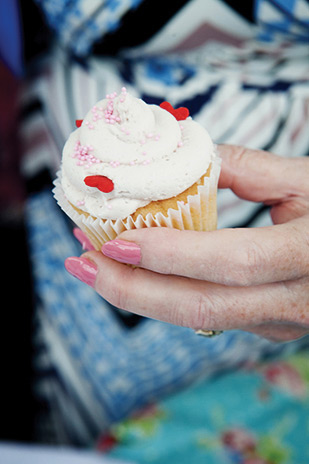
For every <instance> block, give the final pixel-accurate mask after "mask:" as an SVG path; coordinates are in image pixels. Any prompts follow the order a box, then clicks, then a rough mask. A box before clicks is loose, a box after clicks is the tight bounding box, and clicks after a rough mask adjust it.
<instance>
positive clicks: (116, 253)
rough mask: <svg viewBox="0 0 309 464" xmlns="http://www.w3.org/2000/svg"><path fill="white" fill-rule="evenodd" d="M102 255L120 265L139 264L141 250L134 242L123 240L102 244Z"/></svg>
mask: <svg viewBox="0 0 309 464" xmlns="http://www.w3.org/2000/svg"><path fill="white" fill-rule="evenodd" d="M101 251H102V253H103V255H105V256H108V257H109V258H112V259H115V260H116V261H119V262H120V263H127V264H135V265H137V264H139V263H140V262H141V249H140V247H139V246H138V245H136V243H134V242H127V241H125V240H118V239H116V240H111V241H110V242H106V243H104V245H103V246H102V248H101Z"/></svg>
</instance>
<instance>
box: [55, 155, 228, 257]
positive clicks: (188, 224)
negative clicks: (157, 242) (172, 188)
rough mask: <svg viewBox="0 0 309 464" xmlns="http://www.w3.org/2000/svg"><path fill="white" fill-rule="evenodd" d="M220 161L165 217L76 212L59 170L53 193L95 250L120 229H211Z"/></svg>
mask: <svg viewBox="0 0 309 464" xmlns="http://www.w3.org/2000/svg"><path fill="white" fill-rule="evenodd" d="M220 166H221V160H220V158H219V157H216V158H215V159H214V160H213V161H212V165H211V172H210V176H209V177H204V185H199V186H198V193H197V194H195V195H189V196H188V198H187V203H183V202H181V201H179V202H177V209H169V210H168V214H167V216H164V215H163V214H162V213H160V212H159V213H157V214H155V215H152V214H150V213H149V214H147V216H146V218H143V217H142V215H139V216H138V217H137V218H136V220H133V219H132V217H131V216H129V217H128V218H126V219H125V220H122V219H117V220H110V219H106V220H102V219H99V218H93V217H91V216H86V215H84V214H82V213H79V212H78V211H76V210H75V209H74V208H73V207H72V205H71V204H70V203H69V201H68V200H67V199H66V196H65V194H64V191H63V189H62V186H61V173H60V172H58V173H57V178H56V180H55V181H54V185H55V187H54V189H53V194H54V197H55V199H56V201H57V203H58V205H59V206H60V208H61V209H62V210H63V211H64V212H65V213H66V214H67V215H68V216H69V217H70V219H71V220H72V221H73V222H74V223H75V224H76V225H77V226H78V227H79V228H80V229H81V230H82V231H83V232H84V233H85V234H86V235H87V236H88V237H89V239H90V240H91V242H92V244H93V246H94V247H95V248H96V249H97V250H99V249H100V248H101V246H102V245H103V243H105V242H107V241H109V240H113V239H115V238H116V237H117V236H118V235H119V234H120V233H121V232H124V231H125V230H130V229H140V228H146V227H170V228H174V229H180V230H214V229H216V227H217V207H216V192H217V185H218V179H219V174H220Z"/></svg>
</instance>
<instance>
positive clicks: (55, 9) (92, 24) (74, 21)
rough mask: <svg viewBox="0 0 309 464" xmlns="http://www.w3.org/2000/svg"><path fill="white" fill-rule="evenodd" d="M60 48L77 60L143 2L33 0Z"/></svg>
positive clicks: (119, 0)
mask: <svg viewBox="0 0 309 464" xmlns="http://www.w3.org/2000/svg"><path fill="white" fill-rule="evenodd" d="M36 1H37V3H38V4H39V6H40V7H41V8H42V9H43V11H44V12H45V14H46V17H47V20H48V22H49V25H50V26H51V27H52V28H53V29H54V30H55V31H56V33H57V35H58V38H59V40H60V41H61V42H62V43H63V45H64V46H65V47H66V48H67V49H70V50H71V51H73V52H74V53H75V54H76V55H78V56H85V55H86V54H88V53H89V51H90V49H91V46H92V45H93V43H94V42H95V41H96V40H97V39H98V38H99V37H101V36H102V35H105V34H108V33H109V32H113V31H115V30H116V29H118V27H119V25H120V20H121V17H122V16H123V15H124V14H125V13H126V12H127V11H130V10H131V9H134V8H136V7H138V5H139V4H140V3H142V1H143V0H125V1H123V0H106V1H103V2H98V1H91V2H89V1H85V0H56V1H55V0H36Z"/></svg>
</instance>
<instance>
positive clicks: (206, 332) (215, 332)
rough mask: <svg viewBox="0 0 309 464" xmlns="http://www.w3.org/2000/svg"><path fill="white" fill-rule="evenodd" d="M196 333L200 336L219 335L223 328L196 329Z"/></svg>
mask: <svg viewBox="0 0 309 464" xmlns="http://www.w3.org/2000/svg"><path fill="white" fill-rule="evenodd" d="M195 333H196V335H201V336H202V337H208V338H211V337H216V336H217V335H221V334H222V333H223V330H204V329H198V330H196V331H195Z"/></svg>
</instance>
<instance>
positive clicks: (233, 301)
mask: <svg viewBox="0 0 309 464" xmlns="http://www.w3.org/2000/svg"><path fill="white" fill-rule="evenodd" d="M219 150H220V155H221V157H222V172H221V176H220V181H219V188H231V189H232V190H233V191H234V192H235V194H236V195H238V196H239V197H241V198H244V199H246V200H251V201H256V202H263V203H265V204H267V205H270V206H271V210H270V211H271V217H272V220H273V222H274V224H275V225H273V226H271V227H263V228H256V229H222V230H217V231H213V232H194V231H178V230H173V229H164V228H151V229H140V230H132V231H127V232H124V233H122V234H121V235H120V236H119V237H118V238H117V240H115V241H111V242H108V243H107V244H105V245H104V246H103V248H102V252H103V254H102V253H100V252H95V251H91V252H88V253H85V254H84V255H83V257H82V258H69V260H68V262H67V265H66V266H67V268H70V269H68V270H69V271H70V272H72V273H73V274H74V275H76V276H77V277H79V278H81V279H82V280H87V279H85V276H84V274H83V275H81V273H80V274H79V275H78V272H76V266H77V267H78V266H80V268H83V272H86V271H85V269H84V268H85V266H86V267H87V266H88V267H89V266H90V267H89V269H88V271H89V272H90V273H92V274H91V275H92V277H91V279H90V281H89V280H88V283H90V284H91V285H93V286H94V287H95V289H96V291H97V292H98V293H100V294H101V295H102V296H103V297H104V298H105V299H107V300H108V301H109V302H111V303H112V304H113V305H115V306H117V307H119V308H122V309H126V310H128V311H132V312H134V313H137V314H141V315H144V316H147V317H150V318H154V319H159V320H162V321H166V322H170V323H172V324H177V325H181V326H187V327H191V328H193V329H200V328H202V329H213V330H229V329H242V330H246V331H250V332H255V333H257V334H259V335H262V336H264V337H266V338H269V339H271V340H276V341H289V340H294V339H297V338H299V337H302V336H304V335H305V334H307V333H309V159H305V158H294V159H283V158H281V157H278V156H276V155H273V154H270V153H267V152H263V151H259V150H249V149H245V148H243V147H237V146H229V145H222V146H220V147H219ZM104 255H106V256H109V257H106V256H104ZM111 257H112V258H113V259H110V258H111ZM70 260H75V264H74V266H75V271H74V270H73V268H72V266H73V264H72V263H73V261H71V262H70ZM77 260H81V261H83V263H82V262H79V264H77ZM123 262H126V263H131V264H135V265H136V266H138V267H130V266H126V265H124V264H121V263H123ZM74 266H73V267H74ZM89 275H90V274H89Z"/></svg>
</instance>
